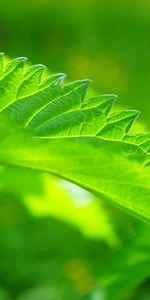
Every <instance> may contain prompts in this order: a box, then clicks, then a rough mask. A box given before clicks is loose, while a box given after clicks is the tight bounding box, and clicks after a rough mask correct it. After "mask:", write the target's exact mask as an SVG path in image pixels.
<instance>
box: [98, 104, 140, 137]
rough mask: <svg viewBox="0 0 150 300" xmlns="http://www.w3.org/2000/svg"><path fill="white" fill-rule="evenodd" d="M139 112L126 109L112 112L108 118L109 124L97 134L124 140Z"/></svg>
mask: <svg viewBox="0 0 150 300" xmlns="http://www.w3.org/2000/svg"><path fill="white" fill-rule="evenodd" d="M139 113H140V112H139V111H137V110H130V111H127V110H126V111H122V112H119V113H115V114H112V115H111V116H110V117H109V118H108V119H107V124H106V125H105V126H104V127H103V129H102V130H100V131H99V132H98V134H97V135H98V136H101V137H103V138H107V139H110V140H122V139H123V138H124V136H125V134H127V132H128V131H129V129H130V128H131V126H132V124H133V122H134V121H135V119H136V118H137V117H138V115H139Z"/></svg>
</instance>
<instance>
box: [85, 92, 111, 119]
mask: <svg viewBox="0 0 150 300" xmlns="http://www.w3.org/2000/svg"><path fill="white" fill-rule="evenodd" d="M116 99H117V95H114V94H106V95H100V96H97V97H92V98H90V99H88V100H85V101H84V103H83V105H82V107H83V108H92V107H97V106H99V108H101V110H102V111H103V113H105V115H106V116H107V115H108V114H109V112H110V110H111V108H112V106H113V104H114V103H115V101H116Z"/></svg>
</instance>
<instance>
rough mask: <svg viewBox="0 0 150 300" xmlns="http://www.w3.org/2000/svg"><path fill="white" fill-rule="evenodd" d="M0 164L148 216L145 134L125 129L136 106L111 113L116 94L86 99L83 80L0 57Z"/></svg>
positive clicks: (149, 176) (147, 145) (149, 180)
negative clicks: (43, 175) (61, 182)
mask: <svg viewBox="0 0 150 300" xmlns="http://www.w3.org/2000/svg"><path fill="white" fill-rule="evenodd" d="M0 59H1V61H0V66H1V67H0V70H1V72H0V76H1V81H0V94H1V101H0V110H1V112H0V116H1V133H0V134H1V136H0V138H1V147H0V162H1V164H11V165H16V166H21V167H27V168H32V169H37V170H41V171H46V172H50V173H52V174H56V175H58V176H59V177H62V178H65V179H67V180H69V181H71V182H74V183H76V184H77V185H80V186H81V187H83V188H85V189H86V190H88V191H91V192H92V193H94V194H96V195H97V196H99V197H100V198H102V199H106V200H108V201H109V202H110V203H112V204H114V205H116V206H119V207H121V208H123V209H124V210H126V211H128V212H130V213H132V214H134V215H137V216H139V217H140V218H143V219H145V220H149V219H150V210H149V207H150V205H149V197H150V173H149V148H150V135H149V134H144V133H128V131H129V129H130V128H131V125H132V123H133V122H134V121H135V119H136V118H137V116H138V115H139V112H138V111H121V112H118V113H114V114H110V110H111V107H112V105H113V103H114V102H115V99H116V96H115V95H102V96H98V97H95V98H91V99H86V98H85V95H86V91H87V88H88V86H89V83H90V81H89V80H80V81H76V82H73V83H69V84H67V85H65V86H64V87H62V82H63V79H64V77H65V75H64V74H57V75H52V76H50V77H47V78H44V79H42V80H41V77H42V74H43V72H44V70H45V67H44V66H42V65H35V66H32V67H29V68H28V69H27V68H25V69H24V64H25V61H26V59H25V58H17V59H14V60H12V61H10V62H8V63H6V65H5V63H4V56H3V54H1V57H0Z"/></svg>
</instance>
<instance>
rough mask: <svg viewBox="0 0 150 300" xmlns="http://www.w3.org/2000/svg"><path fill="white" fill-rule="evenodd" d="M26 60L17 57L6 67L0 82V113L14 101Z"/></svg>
mask: <svg viewBox="0 0 150 300" xmlns="http://www.w3.org/2000/svg"><path fill="white" fill-rule="evenodd" d="M25 62H26V58H24V57H19V58H17V59H14V60H13V61H10V62H9V63H8V64H7V65H6V70H5V73H4V77H2V78H1V80H0V95H1V99H0V111H2V110H4V109H5V108H6V107H7V106H9V105H10V103H12V102H14V101H15V100H16V94H17V90H18V86H19V85H20V83H21V82H22V80H23V77H24V75H23V67H24V64H25Z"/></svg>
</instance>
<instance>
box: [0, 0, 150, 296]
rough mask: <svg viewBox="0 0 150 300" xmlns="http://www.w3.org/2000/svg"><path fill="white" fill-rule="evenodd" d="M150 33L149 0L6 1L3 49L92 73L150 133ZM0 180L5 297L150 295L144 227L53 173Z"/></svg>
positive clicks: (0, 292)
mask: <svg viewBox="0 0 150 300" xmlns="http://www.w3.org/2000/svg"><path fill="white" fill-rule="evenodd" d="M149 31H150V3H149V1H146V0H144V1H142V2H141V1H135V0H134V1H132V2H131V1H129V0H127V1H125V2H120V1H118V0H115V1H104V0H100V1H98V0H92V1H91V0H82V1H79V0H76V1H74V0H73V1H67V0H64V1H61V0H57V1H56V0H55V1H50V0H36V1H35V0H30V1H25V0H22V1H19V0H13V2H12V1H10V0H5V1H1V3H0V48H1V51H4V52H5V53H7V54H8V55H9V56H10V57H17V56H20V55H21V56H27V57H29V59H30V61H31V62H32V63H44V64H46V65H47V66H48V67H49V69H50V70H51V72H65V73H67V74H69V80H71V79H80V78H81V79H83V78H91V79H93V80H94V87H95V90H97V92H96V93H115V94H118V95H119V105H120V106H122V107H125V108H128V109H129V108H132V109H135V108H136V109H139V110H140V111H142V114H141V121H142V127H144V128H146V129H147V130H149V128H150V121H149V111H150V104H149V94H150V85H149V77H150V75H149V62H150V57H149V48H150V36H149ZM91 93H92V94H94V93H95V91H94V92H93V91H91ZM0 177H1V180H0V195H1V202H0V207H1V209H0V299H2V300H13V299H15V300H16V299H17V300H26V299H28V300H34V299H36V300H38V299H39V300H50V299H54V300H55V299H56V300H59V299H75V300H78V299H90V300H100V299H114V300H117V299H118V300H119V299H136V300H146V299H149V297H150V292H149V281H148V276H149V270H150V255H149V253H150V242H149V241H150V236H149V227H148V226H147V224H144V223H141V222H140V221H138V220H135V219H134V218H132V217H129V216H128V215H126V214H124V213H122V212H120V211H119V210H116V209H114V208H112V207H108V206H107V205H106V204H105V203H102V202H100V201H99V200H98V199H95V198H93V197H92V196H91V195H89V194H88V193H84V192H83V191H82V190H80V189H77V188H76V187H74V186H72V185H69V184H67V183H65V182H62V181H58V180H57V179H56V178H52V177H50V176H48V175H40V174H39V173H32V172H29V171H20V170H18V169H11V170H10V169H9V170H8V169H3V168H1V173H0Z"/></svg>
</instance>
